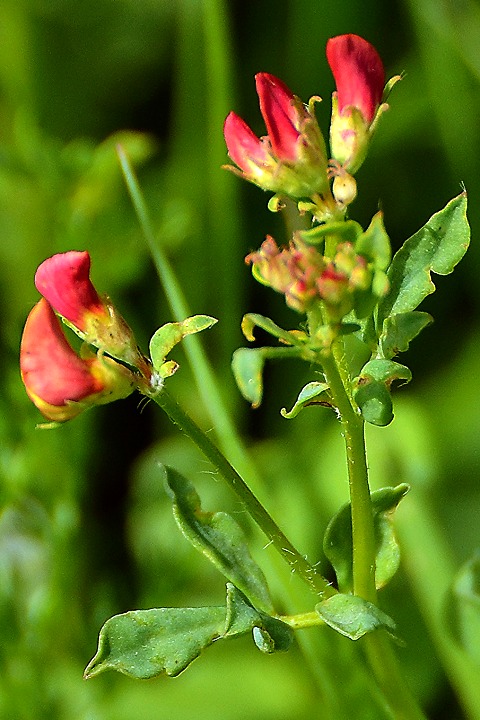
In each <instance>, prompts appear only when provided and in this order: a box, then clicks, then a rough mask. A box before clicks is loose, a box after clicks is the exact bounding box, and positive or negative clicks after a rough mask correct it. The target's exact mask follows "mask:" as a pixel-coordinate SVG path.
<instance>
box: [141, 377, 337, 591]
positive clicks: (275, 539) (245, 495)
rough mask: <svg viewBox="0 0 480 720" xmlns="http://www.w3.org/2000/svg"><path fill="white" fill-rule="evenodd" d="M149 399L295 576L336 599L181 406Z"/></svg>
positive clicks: (159, 396) (162, 396)
mask: <svg viewBox="0 0 480 720" xmlns="http://www.w3.org/2000/svg"><path fill="white" fill-rule="evenodd" d="M150 397H151V398H152V400H154V401H155V402H156V403H157V405H159V407H161V408H162V410H163V411H164V412H165V413H166V414H167V415H168V417H169V418H170V420H171V421H172V422H173V423H174V424H175V425H177V426H178V427H179V428H180V429H181V430H183V432H184V433H185V434H186V435H188V437H189V438H190V439H191V440H192V441H193V442H194V443H195V444H196V445H197V447H198V448H199V450H201V452H202V453H203V454H204V455H205V457H206V458H208V460H210V462H211V463H212V465H213V466H214V467H215V469H216V470H218V472H219V473H220V474H221V475H222V476H223V478H224V480H225V481H226V483H227V485H228V486H229V487H230V488H231V489H232V490H233V491H234V493H235V494H236V495H237V497H238V498H239V499H240V500H241V502H242V503H243V504H244V505H245V507H246V509H247V510H248V512H249V513H250V515H251V516H252V518H253V519H254V520H255V522H256V523H257V525H258V526H259V527H260V529H261V530H262V531H263V532H264V533H265V535H266V536H267V538H268V539H269V541H270V542H271V543H272V544H273V546H274V547H275V549H276V550H277V551H278V552H279V553H280V555H281V556H282V557H283V559H284V560H285V561H286V562H287V563H288V565H289V566H290V568H291V570H292V572H295V573H298V575H300V577H301V578H302V579H303V580H304V581H305V582H306V583H307V584H308V585H309V586H310V588H311V589H312V590H313V591H314V592H315V593H316V594H317V595H318V596H320V597H323V598H327V597H330V596H331V595H333V594H334V593H335V590H334V589H333V588H332V587H331V586H330V585H329V583H328V582H327V580H325V578H324V577H322V575H320V574H319V573H317V572H316V571H315V569H314V568H313V567H312V566H311V565H310V563H309V562H308V561H307V560H306V559H305V558H304V557H303V555H301V554H300V553H299V552H298V550H297V549H296V548H295V547H294V546H293V545H292V543H291V542H290V541H289V540H288V538H287V537H286V536H285V535H284V534H283V532H282V531H281V530H280V528H279V527H278V525H277V524H276V522H275V521H274V520H273V518H272V517H271V516H270V515H269V513H268V512H267V511H266V510H265V508H264V507H263V505H262V504H261V502H260V501H259V500H258V499H257V497H256V496H255V495H254V494H253V493H252V491H251V490H250V488H249V487H248V485H246V483H245V482H244V480H243V479H242V478H241V476H240V475H239V474H238V472H237V471H236V470H235V468H234V467H233V466H232V465H230V463H229V462H228V460H227V459H226V457H225V456H224V455H223V454H222V453H221V452H220V450H219V449H218V448H217V447H216V446H215V445H214V444H213V442H212V441H211V440H210V439H209V437H208V436H207V435H206V434H205V433H204V432H203V431H202V430H201V429H200V428H199V427H198V425H197V424H196V423H195V422H194V421H193V420H192V418H190V417H189V416H188V415H187V414H186V413H185V412H184V411H183V410H182V408H181V407H180V405H178V403H177V402H176V401H175V400H174V399H173V398H171V397H170V396H169V395H168V393H167V392H166V391H165V390H162V391H161V392H159V393H155V394H151V395H150Z"/></svg>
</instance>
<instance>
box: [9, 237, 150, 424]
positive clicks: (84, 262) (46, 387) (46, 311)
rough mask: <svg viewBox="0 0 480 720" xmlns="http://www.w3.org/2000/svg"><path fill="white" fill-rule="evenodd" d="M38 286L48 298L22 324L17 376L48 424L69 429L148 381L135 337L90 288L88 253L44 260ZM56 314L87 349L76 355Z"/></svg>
mask: <svg viewBox="0 0 480 720" xmlns="http://www.w3.org/2000/svg"><path fill="white" fill-rule="evenodd" d="M35 285H36V287H37V290H38V291H39V292H40V293H41V294H42V295H43V298H42V299H41V300H40V301H39V302H38V303H37V304H36V305H35V307H34V308H33V309H32V310H31V312H30V314H29V316H28V319H27V322H26V324H25V328H24V331H23V336H22V342H21V346H20V371H21V375H22V380H23V382H24V385H25V388H26V391H27V394H28V396H29V397H30V399H31V400H32V401H33V402H34V404H35V405H36V406H37V407H38V409H39V410H40V412H41V413H42V415H43V416H44V417H45V418H46V419H47V420H51V421H54V422H64V421H66V420H69V419H71V418H73V417H75V416H76V415H78V414H79V413H80V412H82V410H84V409H86V408H87V407H90V406H92V405H99V404H103V403H107V402H112V401H113V400H117V399H119V398H124V397H126V396H127V395H129V394H130V393H131V392H132V391H133V390H134V389H135V387H136V385H137V376H138V373H140V374H141V376H143V377H145V378H148V377H149V373H150V369H149V364H148V361H147V360H146V358H144V357H143V355H142V354H141V352H140V351H139V349H138V347H137V345H136V342H135V339H134V337H133V333H132V331H131V330H130V328H129V327H128V325H127V323H126V322H125V320H124V319H123V318H122V317H121V315H119V313H118V311H117V310H116V308H115V307H114V306H113V305H112V303H111V302H110V300H109V299H108V298H102V297H100V295H99V294H98V293H97V291H96V289H95V287H94V285H93V284H92V282H91V280H90V256H89V254H88V252H76V251H71V252H67V253H60V254H58V255H54V256H53V257H51V258H49V259H48V260H45V261H44V262H43V263H42V264H41V265H40V267H39V268H38V270H37V273H36V275H35ZM56 313H58V315H59V316H60V317H61V318H62V320H63V321H64V322H65V324H67V325H69V326H70V327H71V328H72V329H73V330H74V331H75V332H76V334H77V335H79V336H80V337H81V338H82V339H83V340H84V341H85V344H84V345H83V346H82V349H81V352H80V354H79V355H77V353H76V352H75V351H74V350H73V348H72V347H71V345H70V344H69V343H68V341H67V338H66V337H65V335H64V333H63V331H62V327H61V324H60V321H59V319H58V317H57V314H56ZM89 346H94V347H95V348H97V352H96V353H95V352H93V351H92V350H91V349H90V347H89ZM118 361H120V362H118ZM130 368H132V369H130Z"/></svg>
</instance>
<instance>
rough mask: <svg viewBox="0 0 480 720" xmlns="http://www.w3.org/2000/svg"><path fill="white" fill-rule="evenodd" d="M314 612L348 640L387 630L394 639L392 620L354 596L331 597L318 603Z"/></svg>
mask: <svg viewBox="0 0 480 720" xmlns="http://www.w3.org/2000/svg"><path fill="white" fill-rule="evenodd" d="M315 611H316V612H317V613H318V614H319V615H320V617H321V618H322V620H323V621H324V622H325V623H326V624H327V625H329V626H330V627H331V628H333V629H334V630H336V631H337V632H339V633H340V634H341V635H345V637H348V638H350V640H358V639H359V638H361V637H363V635H366V634H367V633H370V632H373V631H374V630H387V632H389V633H390V634H391V635H393V636H394V637H395V629H396V626H395V623H394V621H393V620H392V618H391V617H389V616H388V615H386V613H384V612H382V610H380V609H379V608H378V607H377V606H376V605H373V604H372V603H369V602H367V601H366V600H363V599H362V598H360V597H358V596H356V595H342V594H341V593H338V594H336V595H332V597H329V598H328V599H327V600H323V601H322V602H321V603H318V605H316V606H315Z"/></svg>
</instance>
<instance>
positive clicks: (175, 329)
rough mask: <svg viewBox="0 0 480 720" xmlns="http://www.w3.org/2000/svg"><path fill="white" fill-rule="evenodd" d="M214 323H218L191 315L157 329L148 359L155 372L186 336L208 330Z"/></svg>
mask: <svg viewBox="0 0 480 720" xmlns="http://www.w3.org/2000/svg"><path fill="white" fill-rule="evenodd" d="M216 322H218V321H217V320H216V319H215V318H213V317H210V316H209V315H193V316H192V317H189V318H186V319H185V320H182V321H181V322H175V323H167V324H166V325H162V327H161V328H158V330H157V331H156V333H155V334H154V335H153V337H152V339H151V340H150V357H151V358H152V362H153V367H154V368H155V370H159V369H160V367H161V366H162V364H163V361H164V359H165V358H166V356H167V355H168V353H169V352H170V350H172V348H174V347H175V345H177V343H179V342H180V341H181V340H183V338H184V337H185V336H186V335H193V334H194V333H198V332H201V331H202V330H208V328H211V327H212V326H213V325H215V323H216Z"/></svg>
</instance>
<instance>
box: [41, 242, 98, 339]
mask: <svg viewBox="0 0 480 720" xmlns="http://www.w3.org/2000/svg"><path fill="white" fill-rule="evenodd" d="M89 274H90V255H89V254H88V252H86V251H84V252H77V251H75V250H71V251H70V252H66V253H59V254H58V255H54V256H53V257H51V258H48V260H45V261H44V262H43V263H42V264H41V265H40V266H39V268H38V270H37V272H36V274H35V285H36V287H37V290H38V291H39V292H40V293H41V294H42V295H43V297H44V298H46V299H47V300H48V302H49V303H50V305H51V306H52V307H53V308H54V310H56V312H58V313H59V315H62V317H64V318H65V319H66V320H68V321H69V322H71V323H72V325H75V327H77V328H78V329H79V330H83V329H84V321H83V318H84V316H85V313H95V314H99V313H100V314H102V315H105V314H106V310H105V306H104V304H103V302H102V300H101V299H100V297H99V295H98V293H97V291H96V290H95V288H94V286H93V285H92V282H91V280H90V277H89Z"/></svg>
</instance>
